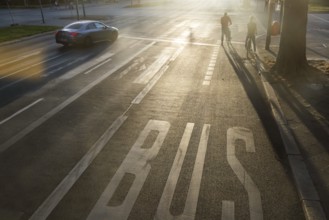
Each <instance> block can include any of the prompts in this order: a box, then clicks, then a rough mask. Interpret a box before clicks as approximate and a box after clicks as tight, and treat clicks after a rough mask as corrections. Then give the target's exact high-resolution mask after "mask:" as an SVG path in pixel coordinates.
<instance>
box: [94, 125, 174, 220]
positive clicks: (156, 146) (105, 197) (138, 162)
mask: <svg viewBox="0 0 329 220" xmlns="http://www.w3.org/2000/svg"><path fill="white" fill-rule="evenodd" d="M169 127H170V124H169V123H168V122H165V121H156V120H150V121H149V122H148V124H147V125H146V126H145V128H144V130H143V131H142V132H141V133H140V135H139V137H138V139H137V140H136V142H135V144H134V145H133V146H132V148H131V150H130V151H129V153H128V154H127V156H126V158H125V159H124V161H123V162H122V164H121V166H120V167H119V169H118V170H117V172H116V173H115V175H114V176H113V178H112V180H111V182H110V183H109V185H108V186H107V187H106V189H105V191H104V192H103V194H102V195H101V197H100V198H99V200H98V201H97V203H96V205H95V206H94V208H93V209H92V211H91V212H90V214H89V216H88V219H89V220H105V219H115V220H119V219H127V218H128V216H129V214H130V211H131V209H132V207H133V205H134V203H135V201H136V199H137V197H138V194H139V192H140V190H141V188H142V186H143V184H144V182H145V180H146V178H147V176H148V174H149V172H150V170H151V165H150V163H149V161H151V160H152V159H153V158H155V157H156V156H157V154H158V152H159V150H160V148H161V145H162V143H163V141H164V139H165V137H166V136H167V133H168V130H169ZM154 130H155V131H158V132H159V133H158V135H157V138H156V140H155V141H154V143H153V145H152V147H151V148H149V149H143V148H142V146H143V144H144V141H145V140H146V138H147V136H148V134H149V133H150V132H151V131H154ZM125 174H133V175H134V176H135V179H134V181H133V183H132V186H131V187H130V189H129V192H128V194H127V196H126V197H125V199H124V201H123V202H122V204H121V205H119V206H115V207H111V206H109V205H108V203H109V201H110V199H111V198H112V196H113V194H114V193H115V191H116V190H117V188H118V186H119V185H120V182H121V181H122V179H123V177H124V176H125Z"/></svg>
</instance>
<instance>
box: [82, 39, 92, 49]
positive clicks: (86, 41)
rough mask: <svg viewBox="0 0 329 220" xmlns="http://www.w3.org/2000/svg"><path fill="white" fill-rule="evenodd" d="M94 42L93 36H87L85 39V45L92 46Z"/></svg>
mask: <svg viewBox="0 0 329 220" xmlns="http://www.w3.org/2000/svg"><path fill="white" fill-rule="evenodd" d="M92 44H93V40H92V39H91V37H86V38H85V40H84V45H85V46H87V47H90V46H91V45H92Z"/></svg>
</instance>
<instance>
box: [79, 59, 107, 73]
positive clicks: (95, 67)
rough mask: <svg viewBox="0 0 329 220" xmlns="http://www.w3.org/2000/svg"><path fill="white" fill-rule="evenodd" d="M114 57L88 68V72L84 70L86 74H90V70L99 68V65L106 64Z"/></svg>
mask: <svg viewBox="0 0 329 220" xmlns="http://www.w3.org/2000/svg"><path fill="white" fill-rule="evenodd" d="M111 60H112V59H107V60H104V61H102V62H101V63H99V64H97V65H96V66H94V67H92V68H91V69H89V70H87V71H86V72H84V74H89V73H90V72H92V71H94V70H95V69H97V68H98V67H100V66H102V65H104V64H105V63H108V62H110V61H111Z"/></svg>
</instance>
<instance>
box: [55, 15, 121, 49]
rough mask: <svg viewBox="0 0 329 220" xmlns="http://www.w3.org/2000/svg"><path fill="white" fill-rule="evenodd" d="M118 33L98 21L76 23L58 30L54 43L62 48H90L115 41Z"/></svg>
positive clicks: (115, 29)
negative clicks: (81, 46)
mask: <svg viewBox="0 0 329 220" xmlns="http://www.w3.org/2000/svg"><path fill="white" fill-rule="evenodd" d="M118 34H119V31H118V29H117V28H115V27H110V26H107V25H105V24H104V23H102V22H100V21H77V22H74V23H71V24H69V25H67V26H65V27H64V28H63V29H61V30H58V31H57V32H56V34H55V39H56V43H58V44H63V45H64V46H70V45H85V46H91V45H92V44H93V43H96V42H100V41H112V42H113V41H115V40H116V39H117V38H118Z"/></svg>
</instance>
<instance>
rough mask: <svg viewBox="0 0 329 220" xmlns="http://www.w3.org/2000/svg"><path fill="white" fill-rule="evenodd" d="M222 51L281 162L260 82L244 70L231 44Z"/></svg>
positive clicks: (281, 149)
mask: <svg viewBox="0 0 329 220" xmlns="http://www.w3.org/2000/svg"><path fill="white" fill-rule="evenodd" d="M224 51H225V54H226V56H227V57H228V59H229V61H230V63H231V65H232V67H233V68H234V70H235V72H236V74H237V76H238V78H239V80H240V81H241V84H242V86H243V88H244V90H245V91H246V94H247V96H248V98H249V100H250V101H251V103H252V105H253V106H254V108H255V110H256V112H257V114H258V116H259V118H260V120H261V122H262V124H263V126H264V129H265V131H266V133H267V136H268V137H269V140H270V142H271V143H272V146H274V151H275V152H276V154H277V156H278V160H280V161H283V160H284V157H285V152H284V147H283V142H282V140H281V136H280V132H279V129H278V127H277V124H276V122H275V120H274V118H273V116H272V114H271V109H270V106H269V103H268V101H267V98H266V97H265V95H264V92H262V87H261V85H260V82H257V81H256V80H255V78H254V74H252V73H251V72H249V70H248V69H247V68H246V66H245V64H244V62H243V58H241V57H240V55H239V54H238V53H237V51H236V49H235V48H234V47H233V46H232V44H228V48H226V47H224ZM255 72H256V71H255Z"/></svg>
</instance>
